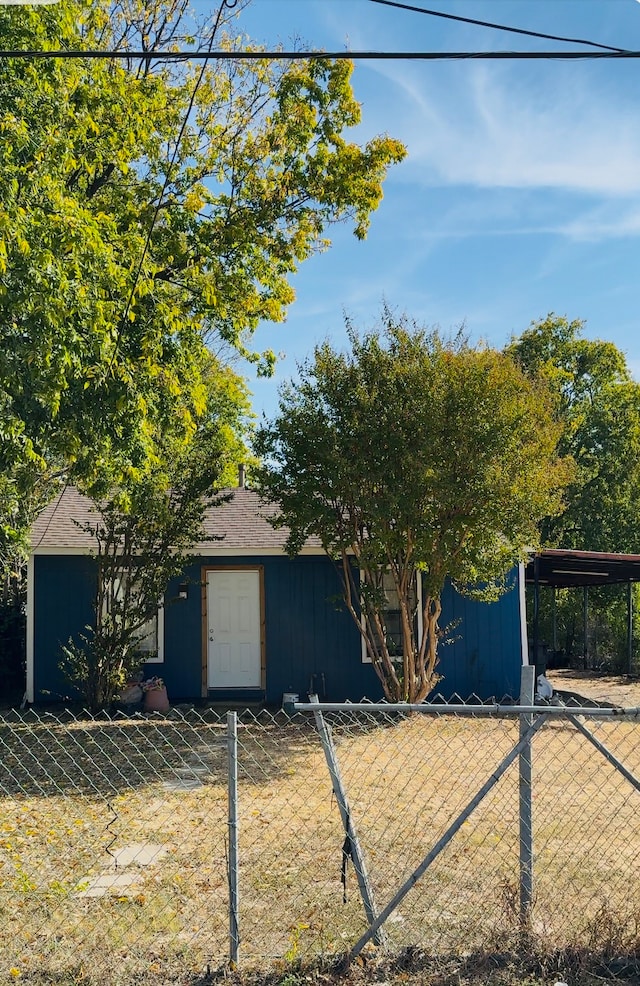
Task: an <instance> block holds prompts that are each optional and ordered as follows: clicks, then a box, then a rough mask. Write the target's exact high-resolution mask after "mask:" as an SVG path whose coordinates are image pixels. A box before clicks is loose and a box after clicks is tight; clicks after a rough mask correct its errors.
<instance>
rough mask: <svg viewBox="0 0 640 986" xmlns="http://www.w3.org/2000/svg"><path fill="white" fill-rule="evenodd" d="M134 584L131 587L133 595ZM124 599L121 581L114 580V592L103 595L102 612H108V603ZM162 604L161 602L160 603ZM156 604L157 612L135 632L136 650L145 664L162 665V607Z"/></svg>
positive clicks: (106, 592)
mask: <svg viewBox="0 0 640 986" xmlns="http://www.w3.org/2000/svg"><path fill="white" fill-rule="evenodd" d="M135 591H136V590H135V583H134V584H133V585H132V587H131V593H132V595H134V594H135ZM123 597H124V587H123V579H121V578H116V579H114V591H113V592H111V591H109V590H106V591H105V592H104V594H103V600H102V610H103V612H104V613H108V612H109V604H110V602H111V601H112V600H113V601H117V602H120V603H121V602H122V599H123ZM161 602H162V601H161ZM161 602H160V603H159V604H158V609H157V611H156V612H155V613H154V614H153V616H151V617H150V618H149V619H148V620H147V621H146V623H144V624H143V625H142V626H141V627H140V629H139V630H137V631H136V634H135V637H136V639H137V643H138V650H139V651H140V653H141V655H142V659H143V661H144V663H145V664H162V663H163V662H164V606H163V605H161Z"/></svg>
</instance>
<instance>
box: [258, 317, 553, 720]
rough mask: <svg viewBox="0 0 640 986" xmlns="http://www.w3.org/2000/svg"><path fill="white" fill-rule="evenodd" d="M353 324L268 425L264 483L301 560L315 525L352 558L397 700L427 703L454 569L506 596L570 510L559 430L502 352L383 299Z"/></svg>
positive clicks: (263, 437)
mask: <svg viewBox="0 0 640 986" xmlns="http://www.w3.org/2000/svg"><path fill="white" fill-rule="evenodd" d="M348 329H349V340H350V350H349V352H347V353H341V352H338V351H336V350H335V349H334V348H332V346H331V345H330V344H329V343H325V344H324V345H322V346H320V347H318V348H317V349H316V350H315V353H314V356H313V359H312V360H310V361H308V362H307V363H305V364H304V365H303V366H302V367H301V368H300V380H299V382H296V383H290V384H289V385H288V386H285V387H284V388H283V389H282V390H281V394H280V403H279V412H278V414H277V416H276V417H275V419H274V420H273V421H272V422H270V423H268V424H267V425H265V426H263V427H262V428H261V429H260V430H259V433H258V441H257V451H258V453H259V454H260V455H262V456H263V457H264V459H265V462H266V463H267V464H266V465H265V466H264V467H263V468H262V469H261V470H260V471H259V473H258V482H259V485H260V488H261V489H262V490H263V492H264V493H265V495H266V496H268V497H269V498H270V499H272V500H274V501H275V502H276V503H277V504H278V505H279V507H280V512H279V517H278V523H281V524H284V525H286V526H287V527H288V528H289V529H290V535H289V540H288V548H289V551H290V552H291V553H292V554H295V553H296V552H298V551H299V550H300V549H301V547H302V545H303V543H304V541H305V539H306V538H307V537H308V536H309V535H316V536H317V537H318V538H320V540H321V542H322V545H323V547H324V549H325V551H326V552H327V553H328V554H329V555H330V556H331V557H333V558H335V559H337V560H338V562H339V563H340V570H341V572H342V577H343V584H344V589H345V598H346V601H347V606H348V608H349V610H350V612H351V614H352V616H353V618H354V620H355V621H356V623H357V625H358V626H359V627H362V632H363V635H364V636H365V640H366V643H367V648H368V651H369V654H370V657H371V659H372V661H373V664H374V667H375V669H376V671H377V673H378V675H379V677H380V679H381V681H382V684H383V686H384V689H385V693H386V694H387V697H388V698H390V699H393V700H410V701H421V700H422V699H424V698H425V697H426V695H427V694H428V693H429V691H430V690H431V689H432V687H433V685H434V684H435V682H436V681H437V675H436V672H435V666H436V661H437V644H438V639H439V636H440V629H439V626H438V618H439V615H440V594H441V592H442V588H443V585H444V582H445V579H446V578H450V579H452V580H453V581H454V582H455V583H456V584H457V586H458V587H459V588H460V589H461V590H463V591H468V592H473V593H475V594H476V595H478V596H480V597H482V598H486V599H491V598H495V597H496V596H497V595H498V594H499V593H500V592H501V591H503V589H504V579H505V575H506V573H507V571H508V569H509V568H510V567H511V566H512V565H513V564H514V562H516V561H518V560H519V559H520V558H522V557H523V552H524V549H525V547H526V546H532V545H535V544H537V541H538V528H537V525H538V522H539V520H540V518H541V517H543V516H545V515H547V514H550V513H553V512H554V511H556V510H558V509H559V506H560V491H561V488H562V485H563V483H564V481H565V480H566V477H567V465H566V463H565V462H563V461H562V460H561V459H559V458H558V457H557V455H556V443H557V439H558V435H559V431H560V429H559V427H558V425H557V423H556V422H555V420H554V403H553V399H552V397H551V395H550V392H549V389H548V388H547V387H546V386H545V385H544V384H543V383H541V382H538V381H534V380H532V379H530V378H528V377H527V376H526V375H525V374H524V373H523V371H522V370H521V369H519V368H518V366H517V365H516V364H515V362H514V361H513V360H512V359H510V358H509V357H508V356H507V355H505V354H502V353H499V352H497V351H495V350H492V349H489V348H487V347H485V346H478V347H475V348H474V347H472V346H471V345H470V344H469V343H468V341H467V340H466V339H465V337H464V336H463V335H462V334H459V335H458V336H456V337H455V338H454V339H446V338H443V337H442V336H441V334H440V333H439V332H437V331H427V330H425V329H423V328H421V327H419V326H417V325H416V324H415V323H413V322H411V321H410V320H409V319H407V318H406V317H404V316H402V317H397V316H395V315H394V313H393V312H391V311H390V310H389V309H387V308H385V309H384V310H383V316H382V326H381V328H380V329H377V330H375V331H373V332H370V333H367V334H366V335H364V336H362V337H360V336H358V334H357V333H356V332H355V331H354V329H353V327H352V326H350V325H348ZM385 572H387V573H390V574H391V575H392V577H393V581H394V585H395V589H396V592H397V594H398V598H399V601H400V610H401V620H402V624H403V655H402V659H401V663H399V662H397V661H395V660H394V659H393V656H392V655H391V654H390V652H389V648H388V647H387V644H386V637H387V633H386V629H385V623H384V605H383V604H384V600H383V598H382V593H381V589H382V576H383V574H384V573H385ZM417 572H420V573H421V576H422V582H423V599H422V603H423V605H422V623H423V627H424V633H423V636H422V639H418V637H417V634H416V632H415V616H416V613H415V605H416V604H415V601H413V602H412V598H413V599H414V600H415V593H414V592H413V587H414V586H415V581H416V573H417ZM361 606H362V612H363V613H364V616H365V621H364V622H365V624H366V625H364V626H363V624H362V622H361Z"/></svg>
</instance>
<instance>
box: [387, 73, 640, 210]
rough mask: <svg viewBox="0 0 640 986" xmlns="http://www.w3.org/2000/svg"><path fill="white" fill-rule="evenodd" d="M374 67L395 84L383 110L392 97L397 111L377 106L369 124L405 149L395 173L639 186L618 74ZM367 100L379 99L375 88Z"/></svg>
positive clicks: (513, 184)
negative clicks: (604, 81) (600, 83)
mask: <svg viewBox="0 0 640 986" xmlns="http://www.w3.org/2000/svg"><path fill="white" fill-rule="evenodd" d="M521 64H522V63H518V65H521ZM372 68H373V71H374V72H376V73H378V74H379V75H382V76H384V80H385V83H386V85H387V86H388V84H389V82H392V83H393V87H394V90H395V92H394V96H395V98H394V99H393V100H391V99H390V98H389V97H388V98H387V99H386V100H384V103H385V104H386V107H387V110H386V111H385V112H384V116H387V113H388V110H389V107H390V105H392V104H393V105H395V112H394V114H393V117H391V118H389V119H387V120H384V122H382V117H381V113H380V109H378V110H377V112H376V114H375V116H376V119H375V121H369V125H371V123H372V122H373V125H374V127H375V125H376V124H377V125H378V127H380V125H381V122H382V127H383V128H384V129H388V130H390V131H391V132H392V133H393V134H394V136H398V137H400V138H401V139H403V140H404V141H405V142H406V143H407V146H408V148H409V158H408V161H407V162H406V164H405V165H403V166H402V167H401V168H400V169H398V170H397V171H396V172H395V176H396V177H398V178H399V177H401V173H402V172H403V171H404V176H405V178H410V179H411V180H414V181H415V180H420V179H422V180H423V181H425V182H426V183H428V184H431V185H433V184H470V185H476V186H481V187H485V188H493V187H501V188H504V187H509V188H541V187H546V188H557V189H564V190H574V191H579V192H587V193H600V194H607V195H620V194H628V193H630V192H635V191H639V190H640V128H638V126H637V109H636V107H635V106H634V105H633V104H632V103H631V102H630V100H629V98H628V97H627V96H626V94H625V91H624V89H623V88H622V87H621V86H620V84H619V80H618V85H616V86H615V87H614V86H611V87H610V88H608V89H603V88H602V87H601V88H600V89H597V88H596V86H595V79H597V76H595V75H594V74H593V73H591V74H589V73H588V72H586V71H585V72H584V74H583V75H582V76H581V75H579V74H578V69H577V68H576V66H572V70H571V71H569V69H568V68H567V67H566V66H562V65H554V66H553V70H552V69H551V68H550V67H549V66H542V65H540V66H539V72H538V75H536V73H535V72H534V71H533V70H532V68H531V67H528V69H526V70H525V69H523V68H514V67H513V66H510V67H508V68H505V67H504V66H494V65H490V66H487V65H478V64H471V63H468V62H464V63H456V64H455V65H454V66H450V65H446V66H442V65H440V66H433V65H429V66H425V65H422V64H419V63H411V64H409V65H406V64H403V63H380V64H378V65H375V66H372ZM587 79H589V80H590V82H588V81H586V80H587ZM536 80H537V83H538V84H537V85H536ZM372 104H377V105H378V106H379V105H380V102H379V101H378V97H377V96H376V98H375V99H373V100H372Z"/></svg>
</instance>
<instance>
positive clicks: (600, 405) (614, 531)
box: [506, 313, 640, 552]
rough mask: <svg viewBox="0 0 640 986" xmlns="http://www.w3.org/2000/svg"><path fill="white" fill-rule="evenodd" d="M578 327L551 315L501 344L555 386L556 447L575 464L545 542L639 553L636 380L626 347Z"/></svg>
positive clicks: (639, 388)
mask: <svg viewBox="0 0 640 986" xmlns="http://www.w3.org/2000/svg"><path fill="white" fill-rule="evenodd" d="M583 328H584V323H583V322H582V321H580V320H577V319H576V320H574V321H571V322H570V321H568V320H567V319H566V318H562V317H559V316H557V315H555V314H553V313H551V314H549V315H548V316H547V317H546V318H545V319H541V320H540V321H537V322H533V323H532V324H531V325H530V326H529V328H528V329H527V330H526V331H525V332H523V333H522V335H521V336H519V337H517V338H514V339H512V340H511V343H510V345H509V346H508V347H507V350H506V351H507V352H508V353H509V355H511V356H512V357H513V358H514V359H515V360H516V361H517V362H518V364H519V365H520V366H521V367H522V368H523V370H524V371H525V372H527V373H529V374H532V375H534V376H543V377H544V378H545V379H546V380H547V381H548V383H549V385H550V386H551V388H552V389H553V390H554V391H555V392H556V394H557V396H558V414H559V419H560V421H561V423H562V435H561V437H560V443H559V448H560V450H561V452H562V453H563V454H564V455H568V456H571V457H572V458H573V460H574V461H575V464H576V470H575V474H574V477H573V479H572V481H571V483H570V484H569V486H568V488H567V491H566V494H565V507H564V509H563V511H562V512H561V513H560V514H558V515H556V516H554V517H549V518H546V519H545V520H544V521H543V524H542V539H543V543H545V544H547V545H554V544H559V545H561V546H562V547H563V548H578V549H582V550H591V551H627V552H640V529H639V527H638V513H639V511H640V384H638V383H637V382H636V381H634V380H633V379H632V377H631V374H630V373H629V370H628V367H627V363H626V359H625V356H624V353H622V352H621V351H620V350H619V349H618V348H617V347H616V346H615V345H614V344H613V343H612V342H605V341H602V340H600V339H595V340H591V339H584V338H583V337H582V331H583Z"/></svg>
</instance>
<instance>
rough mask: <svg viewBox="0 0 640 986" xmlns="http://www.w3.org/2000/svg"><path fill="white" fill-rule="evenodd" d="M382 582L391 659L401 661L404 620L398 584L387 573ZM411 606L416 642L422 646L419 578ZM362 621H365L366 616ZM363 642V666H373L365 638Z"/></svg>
mask: <svg viewBox="0 0 640 986" xmlns="http://www.w3.org/2000/svg"><path fill="white" fill-rule="evenodd" d="M382 580H383V581H382V588H383V590H384V596H385V607H384V624H385V630H386V638H387V648H388V650H389V654H390V656H391V657H397V658H398V660H401V659H402V618H401V614H400V600H399V598H398V592H397V589H396V584H395V582H394V580H393V575H392V574H391V572H385V573H384V575H383V577H382ZM410 606H411V609H412V611H413V612H415V617H414V629H415V632H416V640H417V642H418V644H420V641H421V640H422V579H421V578H420V577H419V576H418V577H417V578H416V582H415V583H414V585H413V586H412V592H411V597H410ZM362 619H363V621H364V616H363V618H362ZM361 642H362V662H363V664H371V658H370V657H369V653H368V651H367V645H366V642H365V639H364V637H362V638H361Z"/></svg>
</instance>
